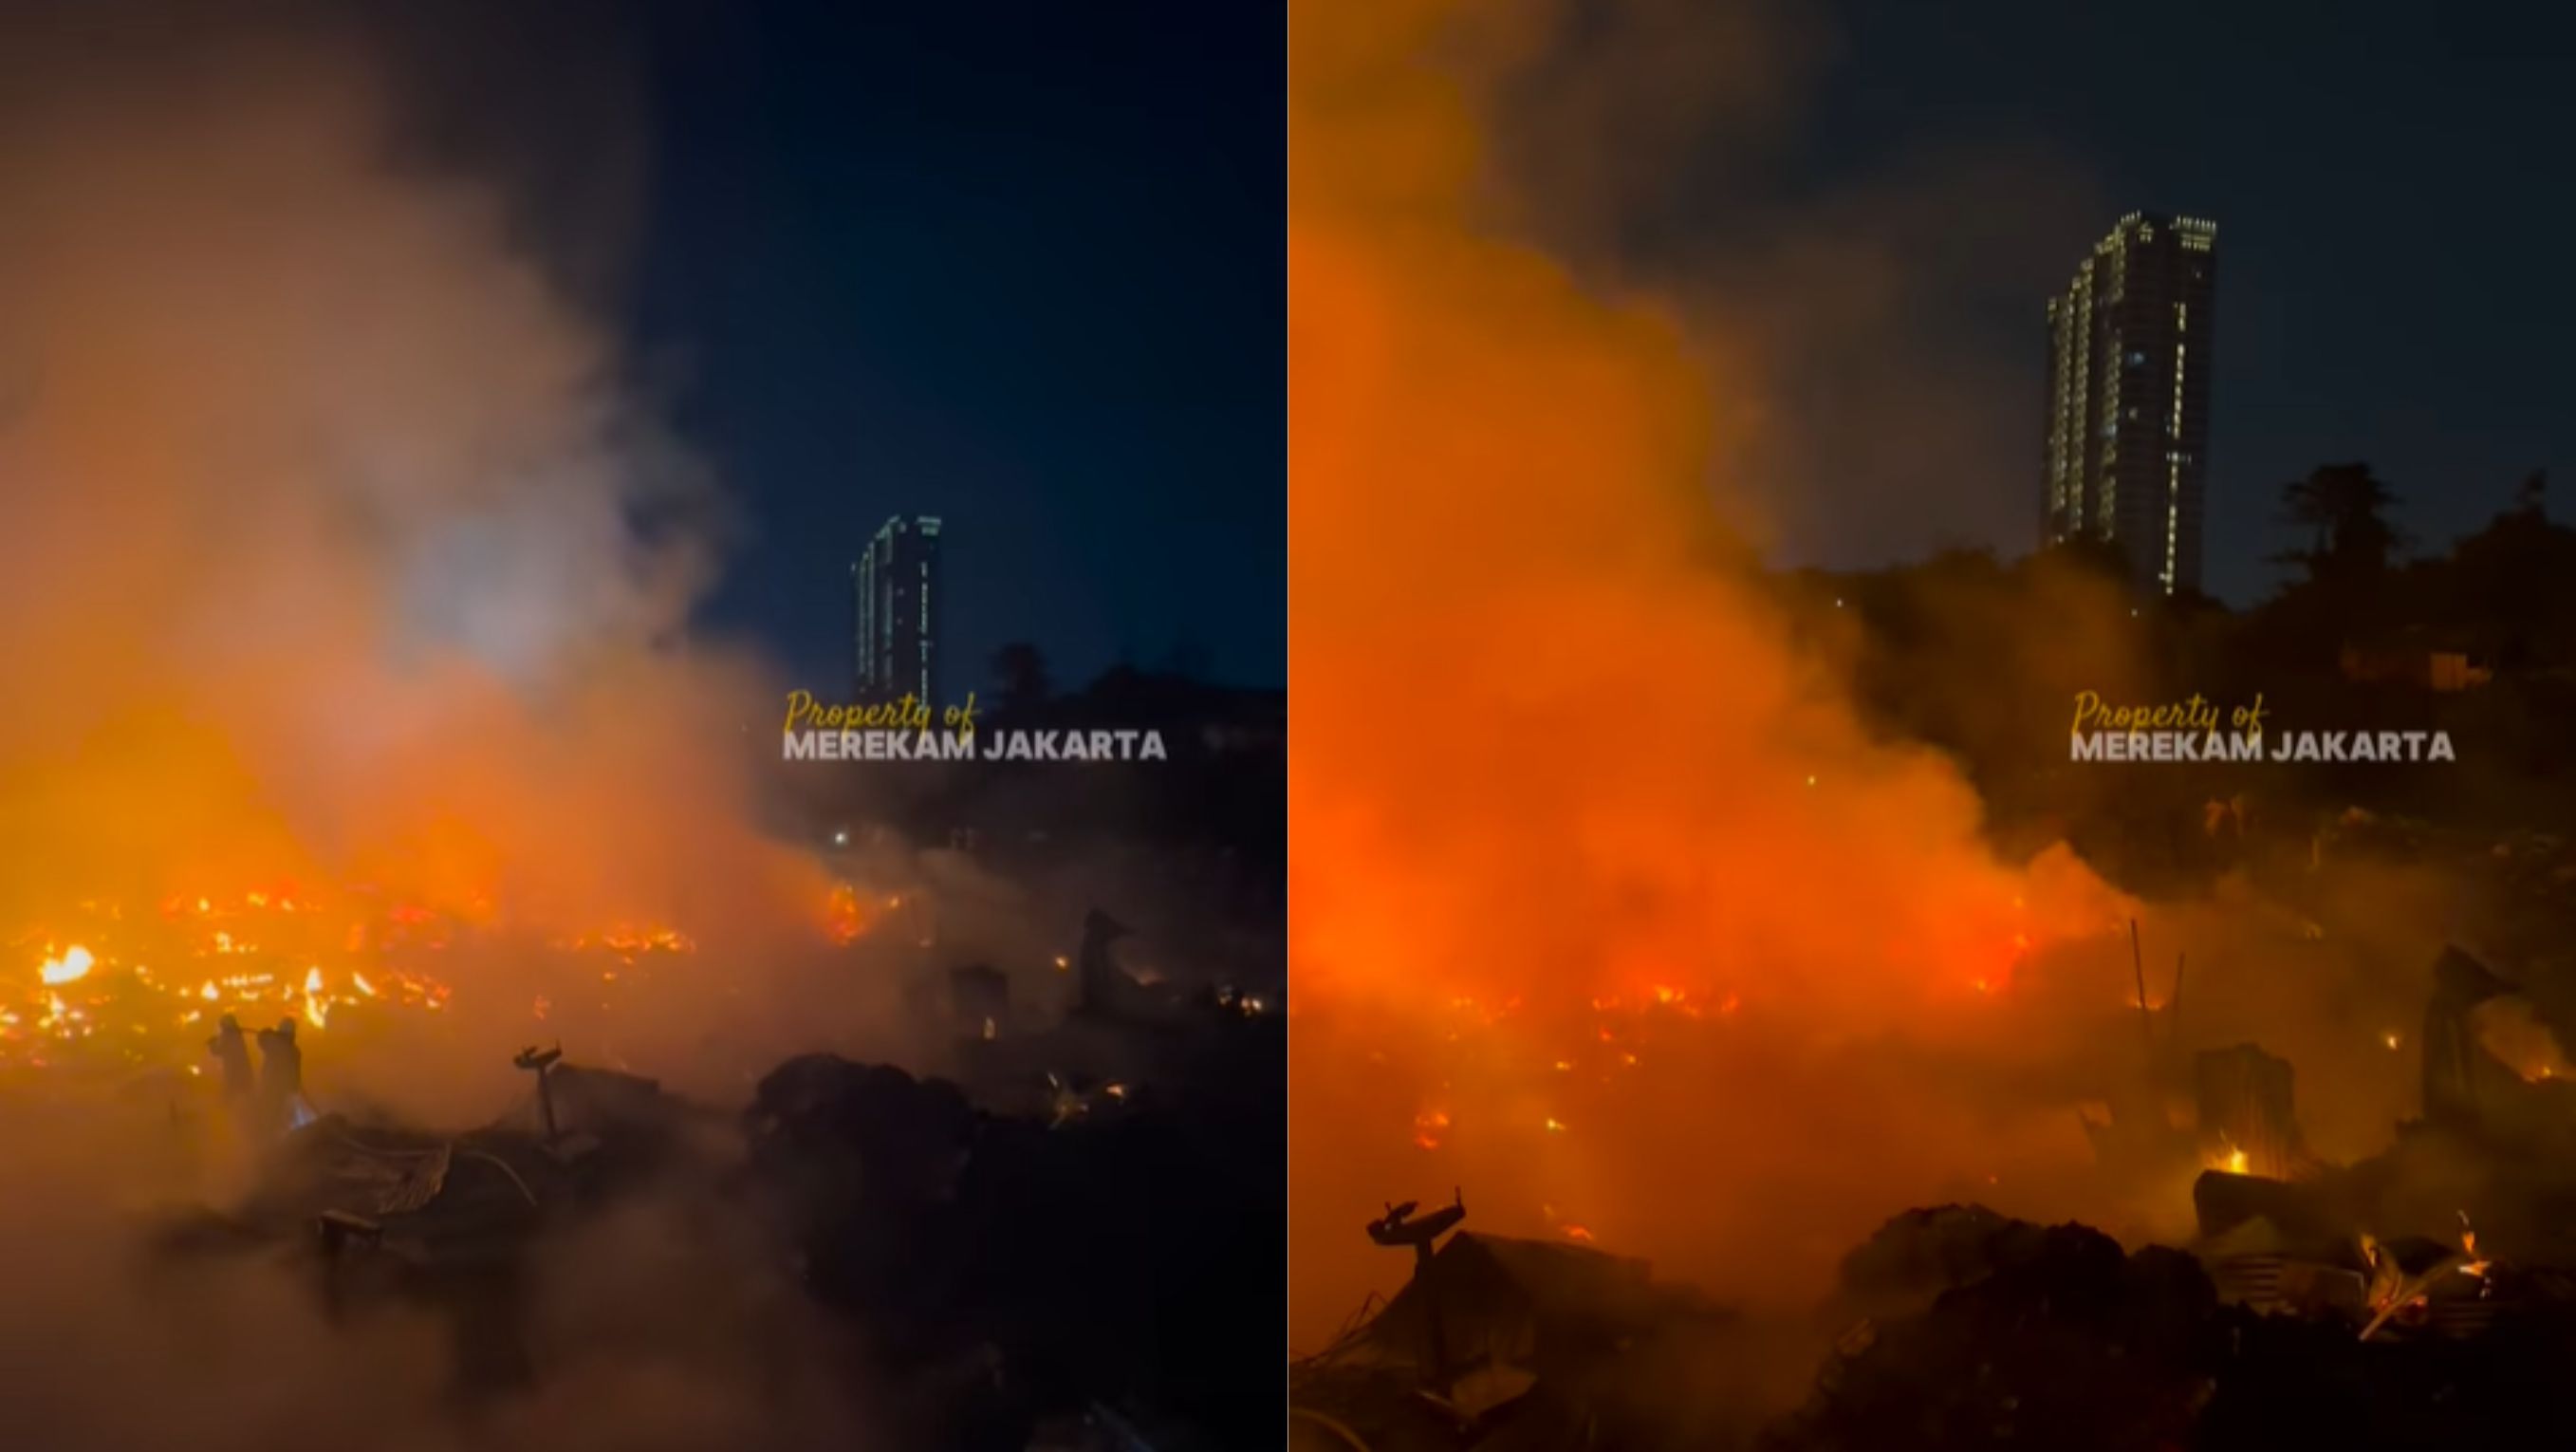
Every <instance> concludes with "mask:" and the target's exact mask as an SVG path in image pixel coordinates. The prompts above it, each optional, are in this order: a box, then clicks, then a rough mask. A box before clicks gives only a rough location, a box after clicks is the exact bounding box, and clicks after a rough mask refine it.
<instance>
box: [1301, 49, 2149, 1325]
mask: <svg viewBox="0 0 2576 1452" xmlns="http://www.w3.org/2000/svg"><path fill="white" fill-rule="evenodd" d="M1554 19H1555V12H1554V11H1553V9H1552V8H1550V7H1532V6H1488V7H1474V6H1460V5H1457V4H1452V3H1440V0H1412V3H1401V4H1366V5H1362V4H1350V5H1323V6H1312V5H1310V6H1301V7H1298V9H1297V10H1296V12H1295V13H1294V14H1293V16H1292V24H1291V78H1292V80H1291V91H1292V110H1291V115H1292V159H1291V227H1290V287H1291V308H1292V316H1291V365H1292V376H1293V378H1294V386H1293V389H1292V395H1293V396H1292V400H1291V413H1290V417H1291V439H1292V451H1293V452H1292V464H1291V487H1290V530H1291V541H1292V553H1291V560H1292V571H1293V573H1292V577H1291V588H1292V592H1293V598H1294V600H1295V609H1296V622H1297V628H1296V631H1295V632H1294V636H1293V639H1292V642H1291V647H1292V648H1291V668H1292V675H1293V681H1292V685H1293V688H1294V691H1295V696H1296V700H1297V702H1298V711H1297V721H1296V738H1295V742H1294V750H1293V754H1292V762H1291V772H1290V776H1291V784H1290V790H1291V809H1292V814H1293V815H1292V831H1293V833H1294V835H1295V852H1294V856H1293V866H1292V897H1291V903H1292V908H1291V912H1292V922H1291V943H1292V968H1291V974H1292V982H1293V983H1294V985H1295V986H1296V988H1297V990H1298V998H1297V1000H1296V1004H1295V1009H1294V1011H1295V1012H1296V1014H1297V1018H1296V1020H1295V1023H1296V1033H1295V1041H1294V1049H1293V1082H1292V1088H1291V1094H1292V1111H1291V1135H1292V1162H1293V1173H1294V1182H1295V1185H1296V1187H1297V1195H1296V1200H1295V1205H1294V1212H1293V1225H1292V1235H1291V1253H1292V1257H1293V1260H1294V1286H1295V1296H1296V1298H1297V1304H1296V1307H1295V1316H1296V1327H1295V1331H1296V1338H1297V1342H1298V1344H1299V1345H1300V1346H1302V1347H1306V1348H1308V1349H1311V1348H1313V1347H1314V1346H1315V1345H1317V1344H1318V1343H1319V1342H1320V1341H1321V1340H1322V1339H1323V1338H1324V1336H1325V1335H1326V1334H1328V1333H1329V1331H1330V1329H1331V1327H1332V1326H1333V1325H1334V1324H1335V1323H1336V1322H1337V1321H1338V1320H1339V1319H1340V1318H1341V1317H1342V1315H1343V1314H1344V1313H1346V1312H1347V1311H1349V1310H1350V1309H1351V1308H1352V1307H1353V1306H1354V1305H1356V1304H1357V1303H1358V1302H1359V1300H1360V1298H1361V1293H1362V1291H1363V1290H1364V1289H1366V1288H1368V1287H1371V1286H1376V1287H1379V1288H1383V1287H1385V1286H1386V1285H1387V1284H1389V1283H1390V1282H1391V1281H1392V1280H1394V1279H1395V1278H1396V1277H1398V1276H1400V1275H1401V1273H1402V1267H1401V1266H1400V1265H1397V1264H1395V1263H1394V1261H1393V1259H1391V1258H1389V1257H1387V1256H1386V1255H1385V1253H1383V1252H1377V1251H1374V1250H1372V1249H1371V1248H1370V1247H1368V1246H1367V1244H1366V1242H1365V1240H1364V1238H1363V1237H1362V1236H1361V1235H1360V1233H1359V1227H1360V1224H1361V1222H1363V1221H1364V1220H1366V1219H1367V1218H1369V1216H1370V1215H1371V1214H1373V1213H1374V1212H1375V1211H1376V1209H1377V1208H1378V1206H1379V1204H1380V1203H1381V1202H1382V1201H1383V1200H1386V1199H1390V1198H1411V1197H1416V1196H1432V1195H1442V1194H1445V1192H1446V1191H1447V1190H1448V1188H1449V1187H1450V1186H1451V1185H1452V1184H1453V1183H1455V1184H1458V1185H1460V1186H1462V1187H1463V1188H1464V1189H1465V1192H1466V1194H1467V1196H1468V1203H1469V1206H1470V1211H1471V1223H1474V1224H1481V1225H1482V1226H1483V1227H1484V1228H1486V1229H1488V1230H1493V1231H1506V1232H1521V1233H1543V1234H1547V1233H1562V1234H1568V1235H1573V1236H1576V1237H1577V1238H1581V1237H1582V1236H1584V1235H1592V1236H1597V1237H1598V1238H1599V1239H1600V1240H1601V1241H1602V1242H1603V1243H1605V1244H1613V1245H1615V1246H1616V1247H1617V1248H1619V1249H1622V1250H1625V1251H1628V1252H1630V1253H1638V1254H1645V1255H1649V1256H1653V1257H1656V1258H1657V1259H1658V1260H1659V1261H1661V1262H1662V1263H1663V1264H1664V1265H1665V1267H1666V1268H1667V1269H1668V1270H1671V1271H1675V1272H1679V1273H1682V1274H1687V1275H1696V1276H1699V1277H1701V1278H1703V1279H1704V1280H1707V1281H1708V1282H1710V1283H1711V1284H1712V1285H1714V1286H1716V1287H1717V1288H1720V1289H1723V1290H1727V1291H1731V1292H1737V1293H1742V1294H1749V1295H1756V1296H1767V1297H1775V1298H1779V1297H1796V1296H1801V1295H1804V1294H1808V1293H1811V1292H1813V1291H1814V1290H1816V1289H1819V1288H1820V1287H1821V1285H1822V1283H1823V1279H1824V1276H1825V1273H1826V1272H1827V1271H1828V1270H1829V1269H1830V1267H1831V1265H1832V1263H1833V1260H1834V1258H1835V1257H1836V1256H1838V1255H1839V1254H1840V1253H1841V1252H1842V1250H1843V1249H1845V1248H1846V1247H1848V1246H1849V1245H1850V1244H1851V1243H1852V1242H1853V1241H1854V1240H1856V1239H1857V1238H1858V1237H1859V1235H1860V1234H1862V1233H1863V1232H1865V1231H1866V1229H1867V1228H1868V1227H1869V1226H1870V1225H1871V1224H1874V1223H1875V1222H1876V1221H1877V1220H1878V1219H1880V1218H1882V1217H1884V1216H1885V1215H1886V1214H1887V1213H1889V1212H1890V1211H1891V1210H1893V1209H1895V1208H1899V1207H1901V1206H1902V1205H1903V1204H1906V1203H1910V1202H1912V1201H1917V1200H1920V1199H1922V1198H1924V1197H1927V1196H1938V1195H1941V1194H1943V1193H1944V1192H1945V1191H1946V1192H1948V1193H1950V1194H1953V1195H1966V1194H1968V1193H1970V1191H1971V1190H1972V1189H1974V1188H1983V1187H1984V1186H1985V1185H1986V1184H1987V1182H1988V1180H1989V1177H1992V1178H1993V1179H1995V1180H2002V1179H2006V1178H2020V1177H2024V1176H2034V1177H2037V1176H2061V1177H2062V1176H2065V1175H2068V1174H2069V1173H2071V1172H2072V1171H2073V1170H2074V1168H2076V1167H2077V1166H2078V1165H2079V1164H2080V1162H2081V1160H2082V1158H2083V1155H2084V1150H2083V1144H2082V1139H2081V1135H2080V1132H2079V1131H2078V1129H2077V1127H2076V1125H2075V1123H2074V1120H2073V1116H2072V1115H2071V1114H2065V1113H2052V1114H2051V1115H2049V1116H2047V1117H2046V1119H2045V1120H2044V1121H2043V1119H2042V1118H2041V1116H2039V1115H2038V1113H2037V1112H2036V1111H2034V1110H2030V1109H2028V1108H2026V1106H2027V1105H2028V1104H2029V1103H2030V1102H2031V1100H2030V1096H2028V1095H2026V1094H2025V1093H2024V1092H2022V1085H2023V1084H2024V1083H2025V1082H2026V1081H2028V1080H2031V1079H2033V1078H2039V1077H2044V1076H2045V1075H2047V1074H2048V1073H2050V1072H2053V1071H2055V1070H2060V1069H2062V1068H2063V1059H2064V1057H2065V1055H2066V1052H2067V1048H2066V1046H2067V1044H2068V1043H2069V1042H2070V1039H2069V1037H2068V1036H2067V1035H2064V1034H2056V1035H2051V1036H2049V1037H2048V1038H2047V1039H2046V1040H2045V1041H2044V1042H2036V1043H2035V1042H2033V1041H2032V1040H2031V1038H2030V1037H2029V1035H2028V1030H2029V1028H2030V1026H2031V1023H2032V1021H2033V1019H2034V1017H2035V1015H2037V1014H2038V1013H2039V1012H2040V1011H2041V1009H2040V1008H2039V1007H2038V1006H2037V1005H2036V1003H2035V1002H2034V1001H2033V1000H2034V995H2033V994H2031V993H2030V992H2028V991H2026V989H2025V985H2024V982H2023V980H2027V979H2034V978H2041V977H2044V976H2045V973H2044V969H2045V966H2046V959H2047V958H2048V956H2049V954H2050V952H2051V950H2052V948H2053V947H2054V946H2055V945H2059V944H2081V943H2087V942H2093V941H2096V940H2099V939H2100V937H2101V935H2102V934H2103V933H2104V932H2105V930H2106V929H2108V928H2110V927H2111V926H2112V925H2113V924H2115V923H2117V922H2119V921H2120V920H2121V919H2122V917H2123V915H2124V913H2125V910H2126V909H2125V906H2124V904H2122V903H2121V902H2119V901H2118V900H2117V898H2116V895H2115V894H2113V893H2111V892H2110V891H2108V890H2107V889H2105V888H2104V887H2103V886H2102V885H2101V884H2100V883H2099V882H2098V881H2096V880H2095V879H2094V878H2093V877H2092V875H2091V874H2090V873H2089V872H2087V871H2086V870H2085V869H2083V868H2082V867H2081V866H2080V864H2077V863H2075V862H2074V861H2073V859H2072V858H2071V857H2069V856H2067V855H2066V854H2064V853H2063V852H2062V851H2060V852H2055V853H2050V854H2044V855H2043V856H2042V858H2041V859H2040V860H2038V861H2037V862H2035V863H2031V864H2027V865H2025V864H2021V863H2017V862H2012V861H2004V860H1998V858H1997V857H1996V856H1995V855H1994V854H1993V853H1992V852H1990V851H1989V850H1988V848H1987V847H1986V846H1985V845H1984V844H1983V842H1982V841H1981V838H1980V835H1979V828H1980V808H1979V803H1978V801H1977V799H1976V797H1975V794H1974V793H1973V792H1972V791H1971V790H1970V789H1969V788H1968V787H1967V786H1966V785H1965V784H1964V783H1963V781H1962V780H1961V779H1960V777H1959V776H1958V775H1957V773H1956V772H1955V771H1954V770H1953V769H1952V768H1951V766H1950V765H1949V764H1948V763H1947V762H1946V761H1945V760H1943V759H1941V758H1940V757H1938V756H1937V755H1935V754H1932V753H1930V752H1927V751H1924V750H1919V749H1914V748H1910V747H1907V746H1905V745H1902V744H1897V743H1890V742H1887V741H1883V740H1879V739H1874V738H1873V737H1872V735H1871V734H1870V733H1869V732H1868V731H1867V730H1866V729H1865V728H1864V727H1863V726H1862V724H1861V723H1860V721H1859V719H1858V718H1857V716H1856V714H1855V712H1854V711H1853V710H1852V709H1851V707H1850V706H1849V704H1848V702H1847V700H1846V697H1845V694H1844V691H1843V687H1842V684H1841V683H1840V682H1839V681H1838V680H1837V679H1835V678H1834V677H1833V676H1832V675H1831V674H1830V673H1829V672H1828V671H1827V670H1826V669H1825V668H1824V667H1823V666H1822V665H1821V664H1819V663H1818V662H1819V661H1820V660H1821V659H1822V657H1820V656H1817V655H1811V654H1808V653H1803V652H1801V651H1799V650H1797V649H1793V648H1792V646H1791V644H1790V641H1789V634H1788V629H1787V626H1786V624H1785V623H1784V621H1783V619H1782V618H1781V617H1780V615H1779V614H1778V613H1777V612H1776V610H1775V609H1774V607H1773V606H1772V604H1771V603H1770V600H1769V595H1768V591H1767V589H1766V587H1764V586H1763V585H1762V584H1761V583H1760V582H1759V581H1758V580H1757V579H1756V578H1755V577H1754V575H1753V574H1752V573H1751V570H1750V568H1749V564H1750V562H1749V556H1748V551H1747V550H1746V548H1745V547H1744V546H1743V545H1742V544H1740V543H1739V542H1738V541H1737V539H1736V538H1735V536H1734V535H1732V534H1731V533H1730V532H1729V531H1728V529H1727V528H1726V527H1725V525H1724V524H1723V523H1722V521H1724V520H1727V519H1729V518H1732V517H1737V516H1739V514H1744V513H1759V511H1758V510H1741V511H1739V510H1738V509H1737V508H1736V506H1737V505H1738V504H1740V503H1741V502H1742V500H1741V496H1740V492H1730V491H1728V490H1726V489H1725V488H1724V487H1723V485H1721V488H1720V490H1719V491H1718V492H1717V493H1716V494H1714V495H1712V493H1711V491H1710V490H1709V488H1708V483H1707V481H1708V479H1709V477H1710V472H1711V468H1712V465H1714V464H1717V463H1721V462H1722V461H1724V460H1725V459H1727V458H1730V457H1736V456H1740V455H1742V454H1743V453H1744V452H1745V451H1746V450H1747V449H1749V448H1751V447H1752V446H1754V445H1756V444H1759V443H1762V442H1764V440H1763V438H1762V436H1761V431H1762V429H1763V427H1764V424H1763V422H1762V419H1761V409H1760V408H1759V407H1758V405H1759V404H1760V402H1761V400H1762V398H1763V393H1762V391H1761V387H1760V384H1759V382H1758V380H1756V379H1754V378H1753V377H1751V376H1749V375H1747V376H1742V377H1739V376H1738V374H1736V373H1735V372H1733V371H1731V370H1736V369H1741V368H1746V367H1749V366H1752V363H1753V360H1754V358H1755V356H1756V355H1755V354H1753V353H1751V352H1749V351H1748V352H1746V353H1743V354H1738V353H1735V352H1733V351H1731V350H1730V349H1729V348H1728V347H1727V343H1726V340H1725V338H1724V337H1722V336H1717V335H1712V334H1709V333H1705V332H1703V333H1698V334H1692V333H1688V332H1686V331H1685V330H1684V329H1683V327H1682V326H1681V325H1680V324H1679V323H1678V322H1677V321H1676V316H1675V314H1674V313H1672V312H1671V311H1670V310H1668V309H1666V308H1664V307H1662V306H1659V305H1658V304H1656V303H1655V302H1654V301H1653V300H1651V299H1648V298H1644V297H1638V296H1626V295H1607V296H1605V295H1603V294H1601V293H1599V292H1595V291H1588V290H1587V289H1586V288H1585V287H1583V286H1579V285H1578V284H1577V282H1576V281H1575V280H1574V279H1573V277H1572V276H1571V275H1570V273H1569V271H1568V269H1567V268H1566V267H1565V266H1563V265H1561V264H1560V263H1559V262H1558V261H1557V260H1555V259H1554V258H1552V257H1551V256H1549V255H1547V254H1546V253H1544V252H1542V251H1540V250H1538V249H1537V248H1536V247H1534V246H1532V245H1530V244H1529V243H1527V242H1524V241H1522V240H1519V239H1518V238H1517V237H1516V236H1514V235H1512V234H1510V233H1508V232H1505V231H1499V230H1497V229H1496V228H1495V226H1494V223H1493V219H1494V218H1495V217H1496V216H1497V215H1498V214H1497V212H1496V211H1495V210H1494V209H1492V208H1491V206H1490V205H1489V204H1490V201H1491V192H1490V190H1489V188H1490V186H1491V184H1492V182H1493V179H1494V177H1495V176H1496V175H1497V174H1498V173H1499V172H1503V171H1506V170H1507V168H1505V167H1502V166H1500V165H1498V164H1497V162H1496V160H1495V158H1494V156H1493V154H1492V152H1491V146H1492V144H1493V138H1494V136H1495V129H1494V124H1493V117H1494V115H1495V111H1494V107H1495V106H1496V105H1497V104H1498V103H1497V97H1498V95H1499V93H1500V88H1501V83H1502V81H1503V80H1505V79H1508V77H1509V76H1511V75H1512V74H1514V73H1515V69H1514V68H1515V67H1516V66H1521V65H1524V64H1526V63H1527V61H1528V59H1529V57H1530V56H1531V54H1533V52H1534V51H1535V50H1539V49H1543V47H1544V46H1545V45H1547V44H1548V43H1550V40H1551V38H1552V37H1553V36H1554V35H1555V34H1556V27H1555V25H1554ZM1746 38H1747V40H1748V43H1758V41H1759V36H1758V34H1755V33H1752V32H1747V36H1746ZM1462 58H1463V59H1462ZM1738 61H1739V63H1738V64H1736V65H1734V66H1731V67H1728V68H1726V69H1725V70H1724V71H1723V72H1722V73H1721V78H1722V75H1723V74H1733V73H1736V72H1740V71H1745V70H1746V69H1747V68H1748V67H1751V68H1752V69H1753V70H1754V72H1755V73H1758V69H1759V68H1758V65H1755V64H1754V63H1753V62H1752V61H1750V60H1748V59H1746V58H1743V57H1738ZM1502 215H1508V213H1507V212H1506V213H1503V214H1502ZM1713 396H1714V397H1715V398H1717V399H1718V400H1719V402H1718V403H1717V404H1716V405H1714V406H1713V405H1712V403H1711V401H1710V400H1711V398H1712V397H1713ZM1729 398H1733V399H1735V400H1738V401H1740V402H1741V404H1742V405H1743V406H1742V407H1740V408H1731V407H1729V406H1728V405H1727V403H1726V400H1727V399H1729ZM2097 981H2099V980H2097ZM2090 1002H2091V1003H2092V1004H2093V1005H2094V1006H2098V1007H2101V1008H2103V1009H2104V1010H2105V1011H2108V1010H2115V1009H2116V1008H2117V1005H2118V996H2117V995H2116V994H2115V993H2114V992H2113V991H2112V990H2111V989H2110V988H2109V987H2108V986H2107V982H2106V986H2105V987H2104V988H2103V990H2102V992H2101V994H2100V995H2099V997H2098V999H2096V1000H2090ZM2091 1012H2092V1008H2091V1007H2088V1008H2087V1009H2086V1014H2087V1015H2088V1016H2089V1015H2090V1014H2091Z"/></svg>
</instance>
